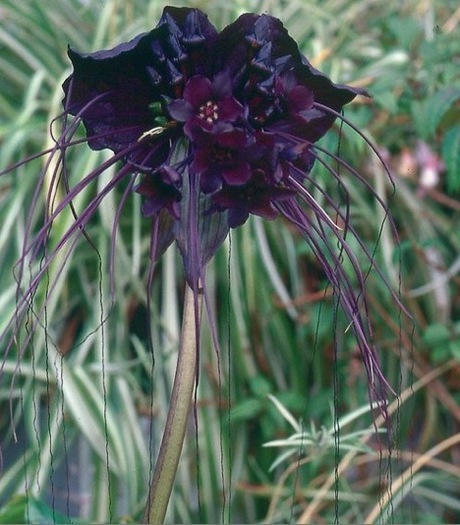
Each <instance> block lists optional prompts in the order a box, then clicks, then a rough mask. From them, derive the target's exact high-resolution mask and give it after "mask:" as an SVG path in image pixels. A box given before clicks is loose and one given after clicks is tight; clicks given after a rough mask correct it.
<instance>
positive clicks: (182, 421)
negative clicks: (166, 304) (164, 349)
mask: <svg viewBox="0 0 460 525" xmlns="http://www.w3.org/2000/svg"><path fill="white" fill-rule="evenodd" d="M201 306H202V294H201V293H199V292H198V298H197V299H195V297H194V292H193V290H192V289H191V288H190V287H189V286H188V285H186V290H185V298H184V312H183V319H182V332H181V342H180V348H179V355H178V358H177V367H176V375H175V377H174V385H173V390H172V394H171V402H170V404H169V410H168V416H167V419H166V425H165V429H164V433H163V439H162V441H161V445H160V451H159V453H158V458H157V462H156V465H155V470H154V473H153V477H152V479H151V482H150V488H149V497H148V501H147V505H146V508H145V511H144V516H143V523H151V524H161V523H163V522H164V519H165V515H166V510H167V508H168V503H169V499H170V497H171V492H172V488H173V484H174V479H175V477H176V472H177V467H178V464H179V459H180V455H181V452H182V447H183V443H184V437H185V431H186V427H187V419H188V415H189V411H190V404H191V401H192V396H193V389H194V386H195V381H196V365H197V342H198V337H199V334H198V333H197V328H198V327H199V326H200V320H201V319H200V318H201Z"/></svg>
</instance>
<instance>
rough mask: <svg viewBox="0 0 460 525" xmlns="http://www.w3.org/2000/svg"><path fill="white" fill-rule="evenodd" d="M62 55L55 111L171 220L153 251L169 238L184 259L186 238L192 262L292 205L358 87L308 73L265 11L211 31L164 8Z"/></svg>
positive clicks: (191, 14)
mask: <svg viewBox="0 0 460 525" xmlns="http://www.w3.org/2000/svg"><path fill="white" fill-rule="evenodd" d="M69 56H70V59H71V61H72V63H73V66H74V71H73V73H72V75H71V76H70V77H69V78H68V79H67V81H66V82H65V84H64V91H65V99H64V107H65V110H66V112H67V113H68V114H71V115H74V116H77V117H78V118H80V119H81V120H82V121H83V123H84V125H85V127H86V132H87V137H88V143H89V145H90V147H91V148H93V149H104V148H109V149H111V150H113V151H114V152H115V153H116V154H118V155H119V158H121V159H122V160H123V162H124V163H125V164H126V166H128V168H129V169H130V170H131V171H132V172H136V173H141V174H143V176H142V180H141V182H140V183H139V184H138V185H137V187H136V189H137V191H138V192H139V193H141V194H142V195H143V196H144V198H145V201H144V205H143V213H144V215H146V216H151V217H154V218H157V217H158V216H159V215H160V214H161V213H162V212H166V213H168V214H169V215H170V217H171V218H173V219H174V221H169V222H168V221H164V220H163V227H162V228H161V230H160V231H159V237H160V238H159V240H158V252H161V251H163V250H164V249H165V248H166V247H167V246H168V245H169V244H170V243H171V242H172V241H173V240H174V239H176V240H178V243H179V246H180V247H181V250H182V252H183V253H185V254H187V253H189V252H191V251H192V250H191V249H187V246H189V247H190V240H187V239H191V242H192V243H193V242H199V244H200V246H199V249H198V252H200V258H201V260H200V261H199V264H202V263H205V262H206V261H207V260H208V259H209V258H210V257H211V256H212V254H213V253H214V252H215V250H216V249H217V247H218V246H219V245H220V244H221V242H222V240H223V239H224V238H225V236H226V235H227V233H228V229H229V228H234V227H237V226H240V225H241V224H243V223H244V222H245V221H246V220H247V218H248V216H249V214H251V213H253V214H256V215H259V216H261V217H264V218H267V219H273V218H275V217H276V216H277V215H278V214H279V213H280V212H281V210H282V209H286V206H288V207H289V205H290V206H291V207H292V206H294V207H295V202H294V201H295V196H296V195H297V194H298V193H299V189H298V184H299V183H302V182H303V181H304V179H305V177H306V175H307V174H308V173H309V172H310V171H311V168H312V165H313V163H314V160H315V152H314V151H313V150H312V147H311V146H312V144H314V143H315V142H316V141H317V140H318V139H319V138H321V137H322V136H323V135H324V134H325V132H326V131H327V130H328V129H329V128H330V127H331V126H332V124H333V122H334V120H335V119H336V116H337V113H338V112H340V111H341V109H342V107H343V105H344V104H346V103H347V102H350V101H351V100H352V99H353V98H354V97H355V96H356V94H357V93H358V91H357V90H354V89H351V88H349V87H346V86H338V85H334V84H333V83H332V82H331V81H330V80H329V79H328V78H327V77H326V76H324V75H322V74H321V73H319V72H318V71H316V70H315V69H314V68H313V67H312V66H311V65H310V64H309V63H308V61H307V60H306V59H305V58H304V57H303V56H302V55H301V53H300V52H299V50H298V47H297V44H296V43H295V41H294V40H293V39H292V38H291V37H290V36H289V35H288V33H287V31H286V30H285V28H284V27H283V25H282V23H281V22H280V21H279V20H278V19H276V18H273V17H271V16H268V15H261V16H258V15H254V14H246V15H243V16H241V17H240V18H239V19H238V20H236V21H235V22H234V23H233V24H231V25H230V26H228V27H227V28H225V29H224V30H223V31H222V32H221V33H218V32H217V31H216V29H215V28H214V27H213V25H212V24H211V23H210V22H209V20H208V19H207V17H206V15H205V14H204V13H202V12H201V11H199V10H197V9H187V8H172V7H168V8H166V9H165V10H164V13H163V16H162V18H161V20H160V22H159V24H158V26H157V27H156V28H155V29H153V30H152V31H150V32H149V33H146V34H143V35H140V36H138V37H137V38H135V39H134V40H132V41H131V42H129V43H125V44H121V45H119V46H117V47H115V48H114V49H112V50H109V51H99V52H96V53H91V54H80V53H77V52H75V51H73V50H69ZM283 202H284V207H283V206H282V204H281V203H283ZM190 210H195V212H192V213H191V212H190ZM216 214H217V215H219V218H218V219H216ZM190 215H193V216H194V217H190ZM195 220H196V221H197V224H196V225H195V226H196V227H195V229H196V232H197V235H198V236H199V237H200V238H199V239H195V234H194V226H193V225H194V221H195ZM165 224H168V225H169V226H165ZM184 224H186V229H187V231H186V232H185V231H184V228H183V225H184ZM204 231H205V232H207V235H206V238H205V237H204V235H203V233H202V232H204ZM210 231H212V234H210V233H209V232H210ZM200 232H201V234H200ZM185 259H186V269H188V270H190V264H188V263H189V262H190V261H189V260H188V258H187V257H185Z"/></svg>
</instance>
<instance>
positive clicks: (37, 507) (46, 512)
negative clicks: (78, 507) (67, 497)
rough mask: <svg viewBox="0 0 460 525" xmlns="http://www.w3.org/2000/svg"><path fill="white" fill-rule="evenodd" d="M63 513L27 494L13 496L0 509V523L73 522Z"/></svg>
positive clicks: (39, 523)
mask: <svg viewBox="0 0 460 525" xmlns="http://www.w3.org/2000/svg"><path fill="white" fill-rule="evenodd" d="M75 521H76V520H74V519H70V518H68V517H67V516H65V515H64V514H62V513H60V512H57V511H55V510H53V509H52V508H51V507H49V506H48V505H47V504H46V503H44V502H43V501H40V500H38V499H34V498H31V497H28V496H14V497H13V498H12V499H11V500H10V501H9V502H8V503H6V504H5V505H4V507H3V508H2V509H1V510H0V523H34V524H38V525H42V524H43V525H45V524H48V523H75Z"/></svg>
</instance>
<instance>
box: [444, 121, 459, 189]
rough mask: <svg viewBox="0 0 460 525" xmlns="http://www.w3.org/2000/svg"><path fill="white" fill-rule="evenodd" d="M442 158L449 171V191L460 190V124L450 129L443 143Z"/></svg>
mask: <svg viewBox="0 0 460 525" xmlns="http://www.w3.org/2000/svg"><path fill="white" fill-rule="evenodd" d="M441 152H442V158H443V160H444V164H445V165H446V171H447V178H446V182H447V192H448V193H451V194H452V193H458V192H460V126H455V127H453V128H451V129H449V130H448V131H447V132H446V134H445V135H444V138H443V141H442V145H441Z"/></svg>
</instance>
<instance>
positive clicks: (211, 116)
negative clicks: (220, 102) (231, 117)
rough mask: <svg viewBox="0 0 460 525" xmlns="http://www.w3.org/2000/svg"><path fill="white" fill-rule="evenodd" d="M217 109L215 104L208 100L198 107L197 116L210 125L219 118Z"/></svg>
mask: <svg viewBox="0 0 460 525" xmlns="http://www.w3.org/2000/svg"><path fill="white" fill-rule="evenodd" d="M217 109H218V108H217V104H216V103H215V102H213V101H212V100H208V101H207V102H206V104H203V105H202V106H200V109H199V110H198V116H199V117H200V118H202V119H203V120H205V121H206V122H208V123H209V124H212V123H213V122H216V120H217V119H218V118H219V113H218V111H217Z"/></svg>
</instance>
